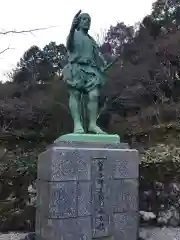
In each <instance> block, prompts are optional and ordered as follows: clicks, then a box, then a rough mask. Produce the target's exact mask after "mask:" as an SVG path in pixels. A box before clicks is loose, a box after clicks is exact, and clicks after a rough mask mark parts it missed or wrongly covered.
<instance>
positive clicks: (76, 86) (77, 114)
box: [63, 11, 105, 134]
mask: <svg viewBox="0 0 180 240" xmlns="http://www.w3.org/2000/svg"><path fill="white" fill-rule="evenodd" d="M90 24H91V18H90V16H89V14H87V13H81V11H79V12H78V13H77V14H76V15H75V17H74V19H73V22H72V26H71V29H70V32H69V35H68V37H67V50H68V54H69V62H68V64H67V65H66V66H65V68H64V69H63V78H64V81H65V82H66V83H67V85H68V90H69V108H70V111H71V115H72V118H73V121H74V133H78V134H84V133H87V132H90V133H95V134H105V132H104V131H102V130H101V128H100V127H98V126H97V124H96V121H97V115H98V97H99V89H100V88H101V87H102V86H103V84H104V78H103V70H104V68H105V61H104V59H103V57H102V56H101V54H100V51H99V46H98V44H97V43H96V41H95V40H94V39H93V38H92V37H91V36H90V35H89V34H88V31H89V28H90ZM84 95H87V105H86V104H85V103H84V102H83V109H82V107H81V106H82V96H84ZM84 108H87V111H86V113H87V116H88V121H87V119H83V120H82V117H83V113H82V112H83V111H84ZM82 110H83V111H82ZM83 122H86V123H87V122H88V126H87V130H86V129H84V124H83Z"/></svg>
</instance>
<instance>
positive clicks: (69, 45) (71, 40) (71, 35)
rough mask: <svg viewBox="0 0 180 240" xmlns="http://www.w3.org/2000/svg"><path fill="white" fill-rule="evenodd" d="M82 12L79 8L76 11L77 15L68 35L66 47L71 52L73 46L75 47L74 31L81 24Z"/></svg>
mask: <svg viewBox="0 0 180 240" xmlns="http://www.w3.org/2000/svg"><path fill="white" fill-rule="evenodd" d="M80 13H81V10H79V12H78V13H76V15H75V16H74V19H73V22H72V25H71V29H70V32H69V35H68V37H67V42H66V47H67V50H68V51H70V52H71V51H73V48H74V33H75V31H76V28H77V26H78V24H79V15H80Z"/></svg>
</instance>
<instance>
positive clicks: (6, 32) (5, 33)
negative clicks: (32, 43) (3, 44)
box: [0, 26, 58, 55]
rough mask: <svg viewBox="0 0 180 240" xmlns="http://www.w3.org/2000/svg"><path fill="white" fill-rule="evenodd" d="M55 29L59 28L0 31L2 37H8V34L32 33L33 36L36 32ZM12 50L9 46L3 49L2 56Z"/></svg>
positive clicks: (0, 52)
mask: <svg viewBox="0 0 180 240" xmlns="http://www.w3.org/2000/svg"><path fill="white" fill-rule="evenodd" d="M53 27H58V26H50V27H46V28H34V29H29V30H21V31H17V30H9V31H0V35H7V34H10V33H12V34H14V33H15V34H19V33H20V34H23V33H31V34H33V32H36V31H41V30H47V29H50V28H53ZM10 49H13V48H10V46H8V47H7V48H5V49H3V50H2V51H0V55H1V54H3V53H4V52H6V51H8V50H10Z"/></svg>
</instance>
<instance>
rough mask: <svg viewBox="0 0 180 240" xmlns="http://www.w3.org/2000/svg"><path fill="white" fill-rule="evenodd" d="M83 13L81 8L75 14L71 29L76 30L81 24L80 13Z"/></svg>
mask: <svg viewBox="0 0 180 240" xmlns="http://www.w3.org/2000/svg"><path fill="white" fill-rule="evenodd" d="M80 13H81V10H79V12H78V13H76V15H75V16H74V19H73V22H72V26H71V29H72V30H75V29H76V28H77V26H78V24H79V15H80Z"/></svg>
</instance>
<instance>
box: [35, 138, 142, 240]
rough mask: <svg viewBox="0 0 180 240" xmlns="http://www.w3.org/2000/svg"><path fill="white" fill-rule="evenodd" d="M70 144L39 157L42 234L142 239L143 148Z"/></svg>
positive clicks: (62, 239) (86, 239) (60, 238)
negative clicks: (138, 236) (138, 234)
mask: <svg viewBox="0 0 180 240" xmlns="http://www.w3.org/2000/svg"><path fill="white" fill-rule="evenodd" d="M68 144H69V145H66V143H65V142H63V143H62V146H61V144H60V142H58V145H56V146H52V147H51V148H49V149H47V151H45V152H44V153H42V154H41V155H40V157H39V161H38V180H37V190H38V197H37V216H36V233H37V234H38V236H39V240H43V239H44V240H50V239H53V240H81V239H82V240H92V239H99V240H119V239H121V240H136V232H137V231H138V174H139V172H138V171H139V170H138V169H139V156H138V152H137V151H136V150H134V149H129V148H118V144H112V145H111V147H109V148H106V147H103V146H104V144H105V143H100V142H99V143H97V144H96V145H93V144H94V143H89V144H88V143H86V145H83V144H84V143H82V144H81V142H78V143H75V144H74V142H73V143H72V144H71V143H68ZM113 146H114V148H113Z"/></svg>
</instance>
